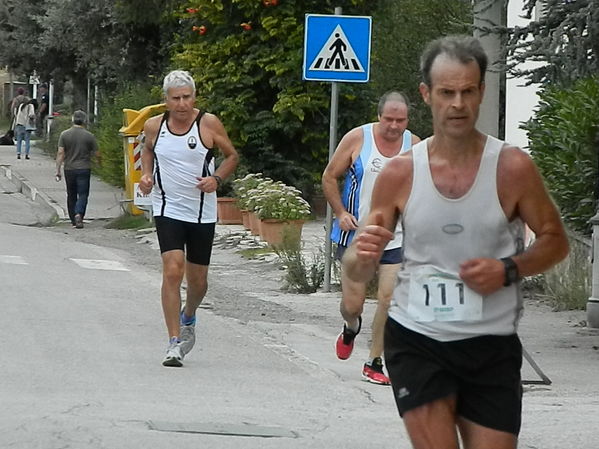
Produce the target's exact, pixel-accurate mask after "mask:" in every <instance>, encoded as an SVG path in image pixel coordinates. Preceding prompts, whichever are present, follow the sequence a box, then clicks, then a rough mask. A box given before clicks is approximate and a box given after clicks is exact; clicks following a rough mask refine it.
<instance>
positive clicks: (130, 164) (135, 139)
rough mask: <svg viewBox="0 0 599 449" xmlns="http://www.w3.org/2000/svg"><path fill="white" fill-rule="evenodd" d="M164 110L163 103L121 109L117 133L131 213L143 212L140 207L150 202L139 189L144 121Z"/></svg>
mask: <svg viewBox="0 0 599 449" xmlns="http://www.w3.org/2000/svg"><path fill="white" fill-rule="evenodd" d="M164 111H166V105H164V104H154V105H150V106H146V107H145V108H143V109H140V110H139V111H136V110H133V109H123V127H122V128H121V129H120V130H119V133H120V134H121V136H123V150H124V156H125V192H126V195H127V200H126V201H127V204H128V209H129V212H130V213H131V214H133V215H141V214H143V212H144V211H143V210H142V209H140V208H145V209H149V206H151V204H152V203H151V201H150V198H149V196H148V195H144V194H143V193H141V191H140V190H139V180H140V179H141V149H142V146H143V128H144V123H145V122H146V120H147V119H149V118H150V117H153V116H155V115H157V114H160V113H162V112H164ZM137 206H139V207H137Z"/></svg>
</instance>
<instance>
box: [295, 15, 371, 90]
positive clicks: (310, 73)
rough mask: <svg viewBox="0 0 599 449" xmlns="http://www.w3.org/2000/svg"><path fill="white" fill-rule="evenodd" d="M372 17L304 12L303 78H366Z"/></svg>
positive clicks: (368, 69)
mask: <svg viewBox="0 0 599 449" xmlns="http://www.w3.org/2000/svg"><path fill="white" fill-rule="evenodd" d="M371 30H372V18H371V17H365V16H339V15H320V14H306V22H305V30H304V65H303V78H304V79H305V80H307V81H342V82H350V83H351V82H353V83H365V82H368V80H369V77H370V36H371Z"/></svg>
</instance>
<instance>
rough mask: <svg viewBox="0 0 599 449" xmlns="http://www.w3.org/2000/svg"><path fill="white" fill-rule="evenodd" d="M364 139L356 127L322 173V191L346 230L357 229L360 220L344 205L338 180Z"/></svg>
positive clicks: (344, 137) (349, 164)
mask: <svg viewBox="0 0 599 449" xmlns="http://www.w3.org/2000/svg"><path fill="white" fill-rule="evenodd" d="M363 140H364V137H363V131H362V130H361V129H360V128H355V129H353V130H351V131H350V132H348V133H347V134H346V135H345V136H343V138H342V139H341V142H339V145H338V146H337V149H336V150H335V153H334V154H333V157H332V158H331V160H330V161H329V163H328V165H327V166H326V168H325V169H324V172H323V174H322V192H323V194H324V196H325V198H326V200H327V202H328V203H329V204H330V205H331V209H333V213H334V214H335V216H336V217H337V219H338V220H339V225H340V226H341V229H343V230H344V231H350V230H354V229H357V227H358V221H357V220H356V217H354V216H353V215H351V214H350V213H349V212H348V211H347V210H346V209H345V207H344V205H343V202H342V200H341V193H340V192H339V184H338V180H339V178H341V177H342V176H343V175H344V174H345V172H346V171H347V169H348V168H349V167H350V166H351V164H352V163H353V160H354V153H355V152H356V151H358V150H359V148H360V147H361V146H362V142H363Z"/></svg>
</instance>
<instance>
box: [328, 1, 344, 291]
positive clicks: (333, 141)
mask: <svg viewBox="0 0 599 449" xmlns="http://www.w3.org/2000/svg"><path fill="white" fill-rule="evenodd" d="M341 12H342V8H341V7H340V6H337V7H335V15H341ZM338 109H339V86H338V84H337V82H335V81H333V82H332V83H331V119H330V125H329V161H330V160H331V158H332V157H333V153H334V152H335V148H336V147H337V115H338ZM332 228H333V210H332V209H331V205H330V204H329V203H328V202H327V217H326V223H325V227H324V229H325V236H324V241H325V242H326V243H325V255H324V256H325V259H324V283H323V291H325V292H330V291H331V266H332V264H333V243H332V242H331V229H332Z"/></svg>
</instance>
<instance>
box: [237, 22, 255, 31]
mask: <svg viewBox="0 0 599 449" xmlns="http://www.w3.org/2000/svg"><path fill="white" fill-rule="evenodd" d="M239 26H240V27H241V28H243V29H244V30H245V31H250V30H251V29H252V22H243V23H241V24H240V25H239Z"/></svg>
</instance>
